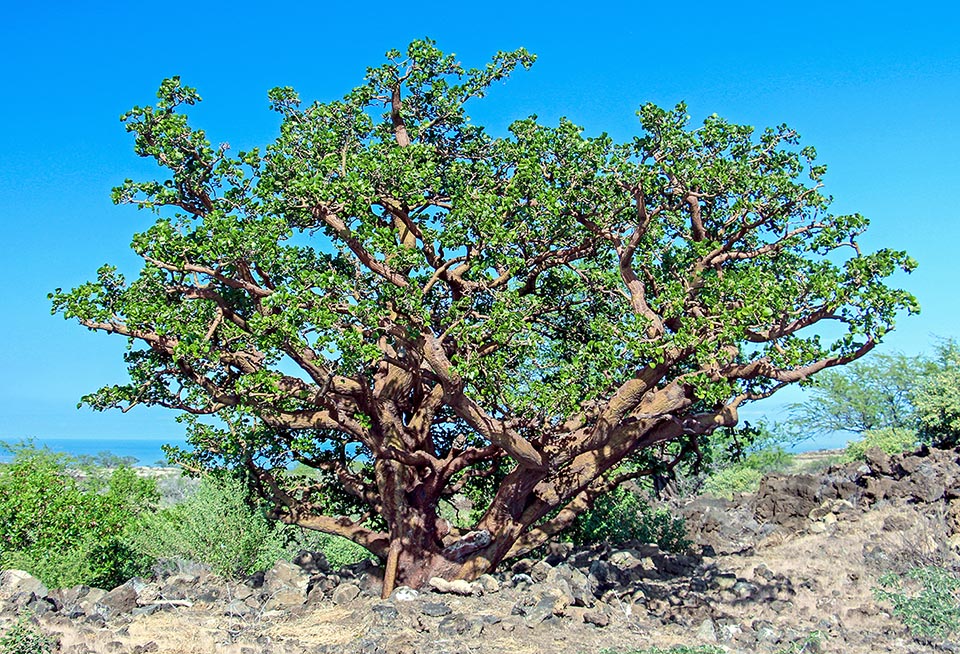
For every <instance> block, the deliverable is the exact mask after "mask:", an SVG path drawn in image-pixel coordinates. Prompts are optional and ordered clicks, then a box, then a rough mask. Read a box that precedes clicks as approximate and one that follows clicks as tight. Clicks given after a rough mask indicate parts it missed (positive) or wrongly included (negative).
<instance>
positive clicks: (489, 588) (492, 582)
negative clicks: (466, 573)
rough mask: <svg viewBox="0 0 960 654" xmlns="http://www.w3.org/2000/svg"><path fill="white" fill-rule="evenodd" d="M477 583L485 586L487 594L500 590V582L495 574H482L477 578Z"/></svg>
mask: <svg viewBox="0 0 960 654" xmlns="http://www.w3.org/2000/svg"><path fill="white" fill-rule="evenodd" d="M477 583H478V584H480V587H481V588H483V592H484V593H485V594H488V595H489V594H493V593H499V592H500V582H499V581H497V578H496V577H494V576H493V575H480V577H478V578H477Z"/></svg>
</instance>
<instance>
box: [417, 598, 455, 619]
mask: <svg viewBox="0 0 960 654" xmlns="http://www.w3.org/2000/svg"><path fill="white" fill-rule="evenodd" d="M420 612H421V613H423V614H424V615H428V616H430V617H434V618H439V617H442V616H445V615H450V613H451V609H450V607H449V606H447V605H446V604H443V603H442V602H427V603H426V604H424V605H423V606H421V607H420Z"/></svg>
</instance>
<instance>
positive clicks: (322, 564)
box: [293, 550, 330, 575]
mask: <svg viewBox="0 0 960 654" xmlns="http://www.w3.org/2000/svg"><path fill="white" fill-rule="evenodd" d="M293 564H294V565H296V566H298V567H299V568H300V569H301V570H303V571H304V572H306V573H308V574H311V575H313V574H317V573H325V572H330V564H329V563H328V562H327V556H326V555H325V554H324V553H323V552H310V551H308V550H300V552H299V553H298V554H297V555H296V556H295V557H293Z"/></svg>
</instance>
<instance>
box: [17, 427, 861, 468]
mask: <svg viewBox="0 0 960 654" xmlns="http://www.w3.org/2000/svg"><path fill="white" fill-rule="evenodd" d="M852 438H853V437H852V436H850V435H848V434H838V433H831V434H823V435H820V436H819V437H817V438H811V439H808V440H805V441H801V442H799V443H795V444H793V445H789V446H787V447H786V448H785V449H786V450H787V451H789V452H794V453H798V452H809V451H810V450H824V449H839V448H842V447H844V446H845V445H846V442H847V441H848V440H852ZM0 440H2V439H0ZM14 442H16V441H14ZM33 442H34V444H36V445H37V446H41V447H42V446H46V447H48V448H49V449H51V450H53V451H54V452H64V453H66V454H72V455H74V456H80V455H85V454H86V455H91V456H96V455H97V454H101V453H103V452H109V453H110V454H114V455H116V456H121V457H126V456H132V457H134V458H135V459H136V460H137V462H136V464H135V465H139V466H165V465H167V460H166V457H164V455H163V450H161V449H160V447H161V446H162V445H179V446H181V447H183V446H185V445H186V442H185V441H184V440H183V439H182V438H181V439H171V440H156V439H154V438H102V439H91V438H80V437H74V438H35V439H34V441H33ZM10 458H11V457H10V455H9V454H8V453H7V452H3V451H0V463H8V462H9V461H10Z"/></svg>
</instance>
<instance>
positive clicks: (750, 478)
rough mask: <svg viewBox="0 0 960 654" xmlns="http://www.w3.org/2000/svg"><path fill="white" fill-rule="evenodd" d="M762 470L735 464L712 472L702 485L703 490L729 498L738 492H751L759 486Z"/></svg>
mask: <svg viewBox="0 0 960 654" xmlns="http://www.w3.org/2000/svg"><path fill="white" fill-rule="evenodd" d="M763 474H764V473H763V472H761V471H760V470H757V469H756V468H752V467H750V466H746V465H736V466H733V467H730V468H725V469H723V470H718V471H717V472H715V473H713V474H712V475H710V476H709V477H707V480H706V481H705V482H704V485H703V492H704V493H709V494H710V495H716V496H717V497H725V498H727V499H731V498H732V497H733V496H734V495H739V494H740V493H753V492H756V490H757V489H758V488H759V487H760V480H761V479H763Z"/></svg>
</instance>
